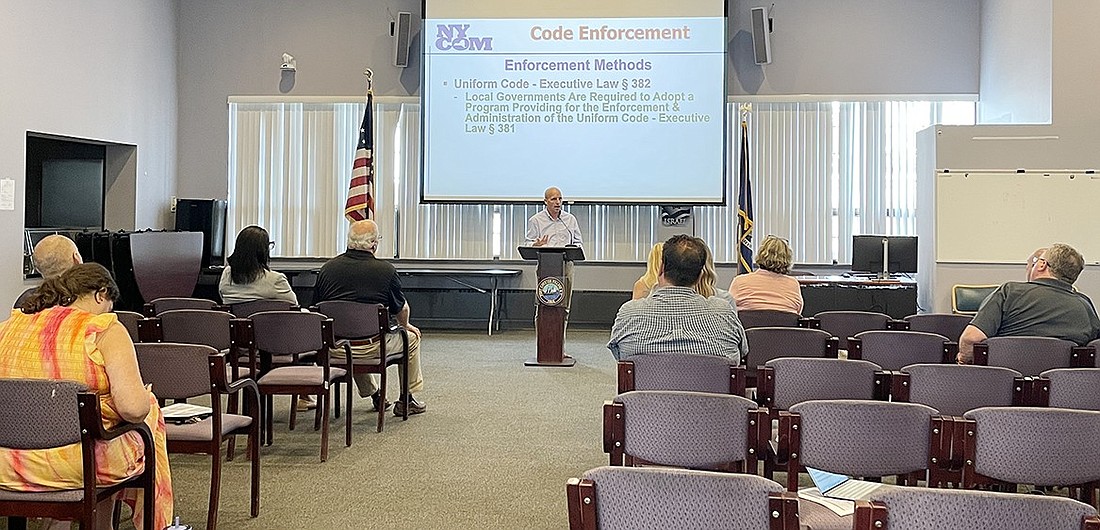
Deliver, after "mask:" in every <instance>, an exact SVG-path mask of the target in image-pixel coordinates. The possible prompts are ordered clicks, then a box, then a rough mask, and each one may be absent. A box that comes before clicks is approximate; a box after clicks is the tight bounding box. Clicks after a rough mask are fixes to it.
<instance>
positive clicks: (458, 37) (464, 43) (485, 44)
mask: <svg viewBox="0 0 1100 530" xmlns="http://www.w3.org/2000/svg"><path fill="white" fill-rule="evenodd" d="M469 29H470V25H469V24H437V25H436V34H435V36H436V39H435V47H436V49H437V50H444V51H446V50H456V51H484V50H492V49H493V38H492V37H470V36H468V35H466V31H467V30H469Z"/></svg>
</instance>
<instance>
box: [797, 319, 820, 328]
mask: <svg viewBox="0 0 1100 530" xmlns="http://www.w3.org/2000/svg"><path fill="white" fill-rule="evenodd" d="M798 327H800V328H809V329H821V320H820V319H818V318H817V317H803V318H800V319H798Z"/></svg>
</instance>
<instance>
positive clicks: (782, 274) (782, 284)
mask: <svg viewBox="0 0 1100 530" xmlns="http://www.w3.org/2000/svg"><path fill="white" fill-rule="evenodd" d="M755 261H756V267H757V270H756V272H750V273H748V274H739V275H737V276H735V277H734V278H733V283H731V284H730V295H732V296H733V300H734V303H736V304H737V310H738V311H741V310H746V309H748V310H754V309H774V310H777V311H789V312H791V313H799V314H801V313H802V289H801V288H799V286H798V280H796V279H794V278H792V277H790V276H787V273H789V272H790V271H791V246H790V245H789V244H788V243H787V240H785V239H782V238H779V237H776V236H768V237H766V238H764V241H763V242H762V243H760V249H759V250H758V251H757V253H756V260H755Z"/></svg>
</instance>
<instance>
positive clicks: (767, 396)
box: [756, 366, 775, 408]
mask: <svg viewBox="0 0 1100 530" xmlns="http://www.w3.org/2000/svg"><path fill="white" fill-rule="evenodd" d="M756 403H757V404H758V405H760V406H761V407H767V408H773V407H774V405H775V368H772V367H770V366H760V367H758V368H757V369H756Z"/></svg>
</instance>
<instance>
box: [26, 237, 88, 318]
mask: <svg viewBox="0 0 1100 530" xmlns="http://www.w3.org/2000/svg"><path fill="white" fill-rule="evenodd" d="M32 257H33V258H34V268H35V269H37V270H38V273H39V274H41V275H42V279H43V280H49V279H50V278H56V277H58V276H61V273H63V272H65V271H67V270H69V268H71V267H72V266H73V265H78V264H81V263H84V258H82V257H81V256H80V250H78V249H77V248H76V243H74V242H73V240H72V239H69V238H67V237H65V236H63V235H60V234H52V235H48V236H46V237H44V238H42V240H41V241H39V242H38V244H37V245H35V246H34V254H33V255H32ZM35 289H36V288H35V287H31V288H30V289H27V290H26V291H23V294H21V295H19V298H17V299H16V300H15V308H16V309H18V308H19V306H21V305H23V301H24V300H26V299H27V298H30V296H31V295H32V294H34V290H35Z"/></svg>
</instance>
